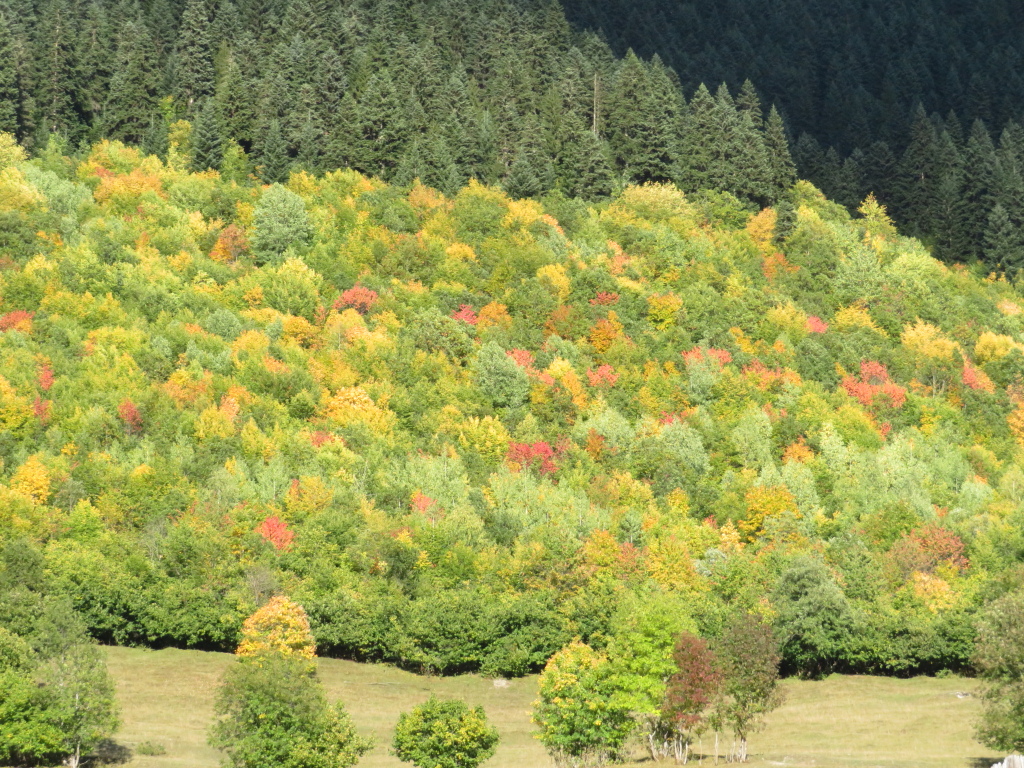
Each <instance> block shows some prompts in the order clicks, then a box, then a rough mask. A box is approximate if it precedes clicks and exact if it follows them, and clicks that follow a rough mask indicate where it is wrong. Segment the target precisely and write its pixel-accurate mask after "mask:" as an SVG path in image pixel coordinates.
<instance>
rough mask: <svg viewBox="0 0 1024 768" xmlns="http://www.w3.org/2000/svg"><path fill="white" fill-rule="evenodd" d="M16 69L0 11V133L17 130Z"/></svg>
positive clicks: (4, 17)
mask: <svg viewBox="0 0 1024 768" xmlns="http://www.w3.org/2000/svg"><path fill="white" fill-rule="evenodd" d="M19 100H20V95H19V93H18V70H17V68H16V66H15V53H14V40H13V38H12V36H11V28H10V26H9V25H8V23H7V16H6V15H4V13H3V11H0V133H14V134H16V133H17V132H18V102H19Z"/></svg>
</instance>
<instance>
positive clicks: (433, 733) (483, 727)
mask: <svg viewBox="0 0 1024 768" xmlns="http://www.w3.org/2000/svg"><path fill="white" fill-rule="evenodd" d="M392 746H393V748H394V751H395V755H396V756H397V757H398V759H399V760H402V761H403V762H406V763H412V764H413V765H414V766H417V768H476V766H478V765H480V764H481V763H483V762H484V761H486V760H487V759H488V758H490V757H491V756H492V755H494V750H495V749H496V748H497V746H498V731H497V730H496V729H495V728H493V727H491V726H490V725H489V724H488V722H487V717H486V715H485V714H484V710H483V707H475V708H472V709H471V708H470V707H469V706H468V705H467V704H466V703H465V702H463V701H457V700H454V699H450V700H444V699H439V698H437V697H435V696H431V697H430V699H428V700H427V701H426V702H425V703H423V704H420V705H419V706H418V707H415V708H414V709H413V710H412V711H411V712H403V713H402V714H401V715H400V716H399V718H398V725H396V726H395V739H394V742H393V744H392Z"/></svg>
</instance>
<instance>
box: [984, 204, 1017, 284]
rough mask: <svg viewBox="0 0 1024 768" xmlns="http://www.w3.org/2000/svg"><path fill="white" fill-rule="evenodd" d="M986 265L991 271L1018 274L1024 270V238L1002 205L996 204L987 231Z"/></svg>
mask: <svg viewBox="0 0 1024 768" xmlns="http://www.w3.org/2000/svg"><path fill="white" fill-rule="evenodd" d="M984 242H985V263H986V265H987V266H988V267H989V268H991V269H1002V270H1005V271H1006V272H1008V273H1010V274H1011V275H1012V274H1016V273H1017V272H1018V271H1019V270H1020V269H1021V268H1024V238H1022V236H1021V228H1020V227H1019V226H1017V225H1015V224H1014V222H1013V221H1012V220H1011V219H1010V214H1009V213H1007V211H1006V208H1004V207H1003V204H1002V203H996V204H995V206H994V207H993V208H992V212H991V213H990V214H989V216H988V225H987V227H986V229H985V241H984Z"/></svg>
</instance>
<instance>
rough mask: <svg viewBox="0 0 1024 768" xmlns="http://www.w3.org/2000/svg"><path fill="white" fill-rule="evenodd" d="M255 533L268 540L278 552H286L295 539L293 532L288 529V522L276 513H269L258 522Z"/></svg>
mask: <svg viewBox="0 0 1024 768" xmlns="http://www.w3.org/2000/svg"><path fill="white" fill-rule="evenodd" d="M256 533H258V534H259V535H260V536H262V537H263V538H264V539H266V540H267V541H269V542H270V543H271V544H272V545H273V546H274V549H276V550H277V551H278V552H287V551H288V550H289V549H291V548H292V542H293V541H294V540H295V532H294V531H290V530H288V524H287V523H286V522H285V521H284V520H282V519H281V518H279V517H277V515H271V516H270V517H268V518H266V519H265V520H264V521H263V522H262V523H260V524H259V526H258V527H257V528H256Z"/></svg>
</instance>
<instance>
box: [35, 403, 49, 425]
mask: <svg viewBox="0 0 1024 768" xmlns="http://www.w3.org/2000/svg"><path fill="white" fill-rule="evenodd" d="M51 405H53V401H52V400H43V399H42V398H41V397H37V398H36V399H35V402H33V403H32V412H33V413H34V414H35V415H36V418H37V419H39V421H40V422H41V423H42V424H49V423H50V406H51Z"/></svg>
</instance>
